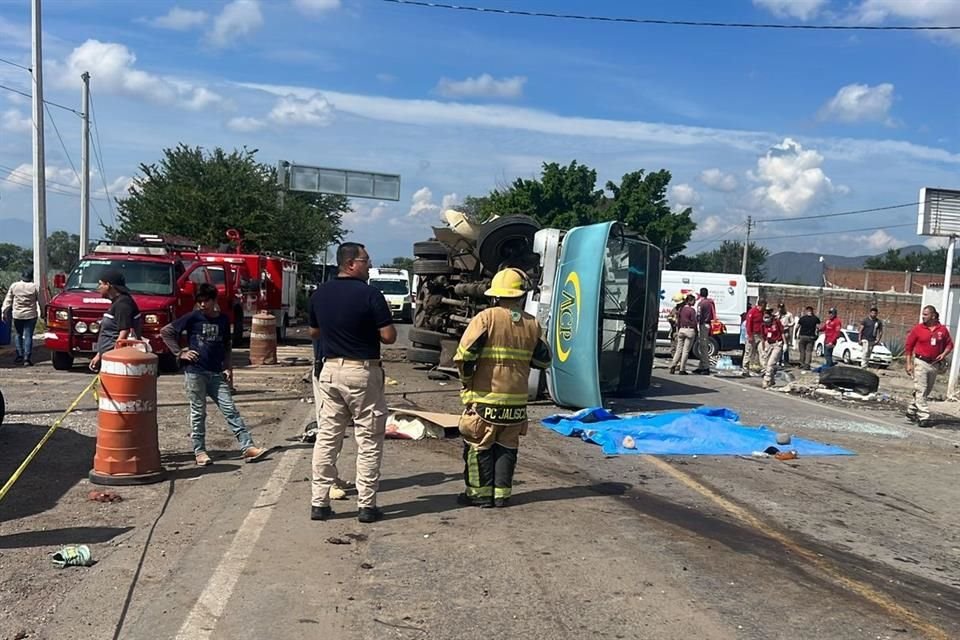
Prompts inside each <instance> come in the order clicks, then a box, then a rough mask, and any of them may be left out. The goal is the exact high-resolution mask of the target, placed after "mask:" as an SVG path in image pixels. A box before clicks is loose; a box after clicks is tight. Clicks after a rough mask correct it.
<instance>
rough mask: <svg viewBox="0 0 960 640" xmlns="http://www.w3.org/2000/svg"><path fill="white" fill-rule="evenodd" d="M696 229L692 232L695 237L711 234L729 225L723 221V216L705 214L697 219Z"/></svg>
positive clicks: (699, 237)
mask: <svg viewBox="0 0 960 640" xmlns="http://www.w3.org/2000/svg"><path fill="white" fill-rule="evenodd" d="M696 222H697V229H696V231H695V232H694V236H695V237H696V238H697V239H701V238H703V236H712V235H714V234H715V233H717V232H718V231H720V229H723V228H724V227H727V226H729V225H728V224H726V223H725V222H724V221H723V218H721V217H720V216H715V215H709V216H706V217H705V218H704V219H703V220H697V221H696Z"/></svg>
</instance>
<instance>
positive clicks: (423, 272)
mask: <svg viewBox="0 0 960 640" xmlns="http://www.w3.org/2000/svg"><path fill="white" fill-rule="evenodd" d="M412 270H413V273H414V274H416V275H418V276H434V275H446V274H448V273H453V267H451V266H450V263H449V262H447V261H446V260H426V259H424V258H417V259H416V260H414V261H413V268H412Z"/></svg>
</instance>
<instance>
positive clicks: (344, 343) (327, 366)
mask: <svg viewBox="0 0 960 640" xmlns="http://www.w3.org/2000/svg"><path fill="white" fill-rule="evenodd" d="M337 268H338V269H339V273H338V274H337V277H336V278H334V279H333V280H330V281H328V282H325V283H323V284H322V285H320V286H319V287H317V290H316V291H314V293H313V295H312V296H311V297H310V313H309V315H310V337H311V338H313V339H314V340H318V339H321V338H322V341H321V347H320V348H321V350H322V355H323V367H322V369H321V370H320V371H319V377H318V379H317V391H318V393H317V395H318V397H319V399H320V404H321V406H320V411H319V415H318V418H317V440H316V443H314V446H313V484H312V499H311V502H310V504H311V509H310V518H311V519H312V520H326V519H327V518H329V517H330V516H331V515H333V510H332V509H331V508H330V490H331V488H332V487H333V486H334V484H335V483H336V481H337V477H338V476H337V458H338V457H339V455H340V448H341V446H342V445H343V436H344V433H345V432H346V430H347V427H348V426H350V425H351V424H353V425H354V437H355V438H356V443H357V483H356V484H357V507H358V516H357V519H358V520H359V521H360V522H364V523H369V522H376V521H377V520H379V519H380V518H381V517H383V514H382V512H381V511H380V509H379V508H378V507H377V489H378V488H379V486H380V464H381V461H382V460H383V439H384V433H385V431H386V426H387V401H386V397H385V395H384V379H385V376H384V372H383V367H382V365H381V362H380V345H381V344H393V343H394V342H396V340H397V329H396V327H394V326H393V316H392V315H391V313H390V307H389V306H388V305H387V301H386V300H385V299H384V298H383V294H382V293H381V292H380V290H379V289H377V288H376V287H372V286H370V285H369V284H367V279H368V277H369V272H370V255H369V254H368V253H367V250H366V249H365V248H364V246H363V245H362V244H358V243H356V242H344V243H343V244H341V245H340V246H339V247H338V248H337Z"/></svg>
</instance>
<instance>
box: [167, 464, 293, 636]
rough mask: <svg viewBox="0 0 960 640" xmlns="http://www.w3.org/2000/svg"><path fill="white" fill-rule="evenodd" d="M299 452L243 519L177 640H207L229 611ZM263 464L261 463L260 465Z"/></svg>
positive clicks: (279, 470) (274, 476) (275, 474)
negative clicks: (251, 556) (221, 618)
mask: <svg viewBox="0 0 960 640" xmlns="http://www.w3.org/2000/svg"><path fill="white" fill-rule="evenodd" d="M297 454H298V452H297V451H296V450H293V449H291V450H289V451H287V452H285V453H284V454H283V456H281V458H280V461H279V462H278V463H277V468H276V469H274V471H273V474H271V476H270V479H269V480H267V484H266V485H264V487H263V489H262V490H261V491H260V496H259V497H258V498H257V500H256V502H254V503H253V507H252V508H251V509H250V512H249V513H248V514H247V517H246V518H244V520H243V524H241V525H240V529H238V530H237V533H236V535H234V537H233V542H232V543H231V544H230V548H229V549H227V552H226V553H225V554H224V556H223V558H222V559H221V560H220V564H219V565H218V566H217V569H216V571H214V573H213V575H212V576H210V580H209V581H208V582H207V586H206V587H205V588H204V590H203V593H201V594H200V597H199V598H197V603H196V604H195V605H194V606H193V609H192V610H191V611H190V615H189V616H187V619H186V621H185V622H184V623H183V626H182V627H180V631H179V633H177V640H206V639H207V638H210V637H211V636H212V635H213V632H214V630H215V629H216V626H217V622H218V621H219V620H220V617H221V616H222V615H223V612H224V611H225V610H226V608H227V602H229V600H230V596H231V594H232V593H233V589H234V587H236V585H237V580H238V579H239V578H240V574H241V573H242V572H243V569H244V567H245V566H246V564H247V560H248V559H249V558H250V554H252V553H253V550H254V548H255V547H256V545H257V540H258V539H259V538H260V533H261V532H262V531H263V527H264V526H265V525H266V524H267V521H268V520H269V519H270V515H271V514H272V513H273V509H274V507H275V506H276V504H277V499H278V498H279V497H280V494H281V492H282V491H283V489H284V488H285V487H286V485H287V482H288V481H289V480H290V475H291V473H292V472H293V467H294V465H295V464H296V462H297V460H299V456H298V455H297ZM261 464H262V463H261Z"/></svg>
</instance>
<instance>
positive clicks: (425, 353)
mask: <svg viewBox="0 0 960 640" xmlns="http://www.w3.org/2000/svg"><path fill="white" fill-rule="evenodd" d="M407 362H419V363H421V364H440V350H439V349H422V348H419V347H407Z"/></svg>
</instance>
